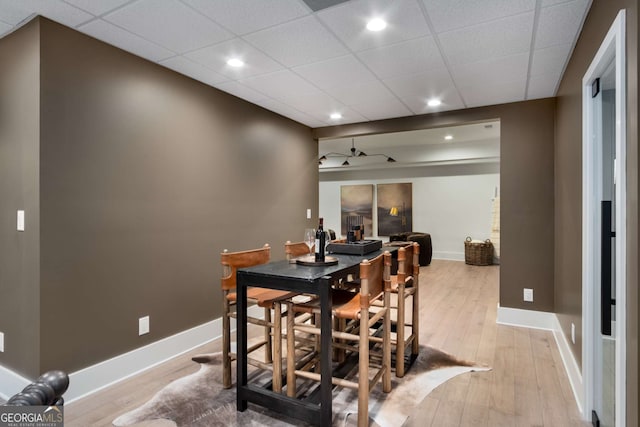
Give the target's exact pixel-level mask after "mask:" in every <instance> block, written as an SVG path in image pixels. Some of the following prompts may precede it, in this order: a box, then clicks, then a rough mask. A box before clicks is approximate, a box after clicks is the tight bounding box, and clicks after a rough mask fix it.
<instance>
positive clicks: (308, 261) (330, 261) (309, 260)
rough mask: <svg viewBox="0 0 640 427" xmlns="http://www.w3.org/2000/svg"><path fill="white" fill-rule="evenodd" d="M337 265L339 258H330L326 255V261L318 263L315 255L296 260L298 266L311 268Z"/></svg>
mask: <svg viewBox="0 0 640 427" xmlns="http://www.w3.org/2000/svg"><path fill="white" fill-rule="evenodd" d="M337 263H338V258H335V257H332V256H328V255H325V257H324V261H316V257H315V255H307V256H303V257H300V258H296V264H300V265H308V266H311V267H314V266H327V265H336V264H337Z"/></svg>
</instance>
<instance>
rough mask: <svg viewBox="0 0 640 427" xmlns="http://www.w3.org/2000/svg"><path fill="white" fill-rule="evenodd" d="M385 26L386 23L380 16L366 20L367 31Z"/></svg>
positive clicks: (382, 28) (380, 29)
mask: <svg viewBox="0 0 640 427" xmlns="http://www.w3.org/2000/svg"><path fill="white" fill-rule="evenodd" d="M385 28H387V23H386V22H385V21H384V20H383V19H380V18H374V19H372V20H371V21H369V22H367V30H369V31H382V30H384V29H385Z"/></svg>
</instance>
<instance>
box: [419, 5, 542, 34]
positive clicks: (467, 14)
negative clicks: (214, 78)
mask: <svg viewBox="0 0 640 427" xmlns="http://www.w3.org/2000/svg"><path fill="white" fill-rule="evenodd" d="M422 1H423V3H424V6H425V9H426V10H427V14H428V15H429V18H430V19H431V23H432V24H433V27H434V29H435V31H436V32H437V33H441V32H444V31H449V30H453V29H457V28H464V27H469V26H472V25H475V24H480V23H483V22H489V21H495V20H496V19H500V18H505V17H507V16H513V15H518V14H521V13H525V12H532V11H533V10H534V8H535V6H536V0H491V1H469V0H422Z"/></svg>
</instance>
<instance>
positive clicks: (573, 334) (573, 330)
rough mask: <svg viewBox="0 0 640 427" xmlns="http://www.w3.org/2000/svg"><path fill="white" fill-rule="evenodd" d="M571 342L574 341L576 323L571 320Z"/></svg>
mask: <svg viewBox="0 0 640 427" xmlns="http://www.w3.org/2000/svg"><path fill="white" fill-rule="evenodd" d="M571 342H572V343H574V344H575V343H576V325H575V323H573V322H571Z"/></svg>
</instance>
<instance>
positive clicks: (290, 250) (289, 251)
mask: <svg viewBox="0 0 640 427" xmlns="http://www.w3.org/2000/svg"><path fill="white" fill-rule="evenodd" d="M315 246H316V245H315V244H314V245H313V246H311V251H313V250H314V248H315ZM284 253H285V255H286V256H287V259H288V260H290V259H293V258H296V257H299V256H302V255H309V253H310V250H309V246H307V244H306V243H305V242H294V243H291V241H290V240H287V242H286V243H285V244H284Z"/></svg>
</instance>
